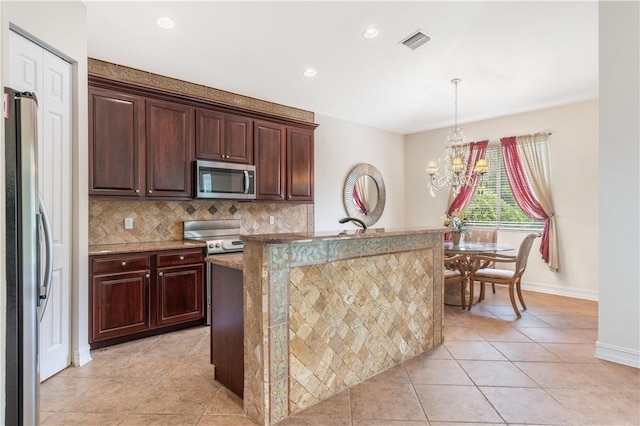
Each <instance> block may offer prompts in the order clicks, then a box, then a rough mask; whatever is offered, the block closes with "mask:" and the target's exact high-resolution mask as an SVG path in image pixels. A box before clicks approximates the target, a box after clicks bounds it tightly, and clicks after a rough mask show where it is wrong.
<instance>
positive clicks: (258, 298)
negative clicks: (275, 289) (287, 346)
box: [243, 242, 269, 424]
mask: <svg viewBox="0 0 640 426" xmlns="http://www.w3.org/2000/svg"><path fill="white" fill-rule="evenodd" d="M264 248H265V247H264V245H262V244H259V243H254V242H246V243H245V246H244V256H243V263H244V265H243V283H244V284H243V286H244V289H243V298H244V299H243V305H244V398H243V399H244V411H245V413H246V414H247V416H249V417H250V418H251V419H253V420H254V421H257V422H258V424H268V423H267V422H265V421H264V419H265V410H268V408H269V404H268V402H266V401H265V398H266V397H268V392H265V382H266V381H267V380H268V379H267V378H266V377H265V371H264V358H265V354H264V351H265V347H266V348H268V345H267V346H265V343H264V340H265V337H264V332H265V327H264V325H265V324H268V320H267V319H266V318H267V315H268V305H267V304H266V303H264V297H263V287H264V286H265V281H266V277H265V275H266V273H267V268H266V253H265V250H264Z"/></svg>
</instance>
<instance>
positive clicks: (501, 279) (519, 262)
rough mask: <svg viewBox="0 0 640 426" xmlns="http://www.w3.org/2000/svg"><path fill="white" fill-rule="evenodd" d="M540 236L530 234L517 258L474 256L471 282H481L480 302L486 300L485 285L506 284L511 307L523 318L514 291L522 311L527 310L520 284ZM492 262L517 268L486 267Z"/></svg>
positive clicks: (471, 295) (493, 255) (489, 254)
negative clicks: (534, 242)
mask: <svg viewBox="0 0 640 426" xmlns="http://www.w3.org/2000/svg"><path fill="white" fill-rule="evenodd" d="M539 236H540V234H529V235H527V236H526V237H524V239H523V240H522V242H521V243H520V248H519V249H518V254H517V255H516V256H507V255H504V254H498V253H483V254H478V255H474V256H472V257H471V259H472V261H473V264H474V266H473V268H472V270H471V282H473V281H479V282H480V296H479V297H478V302H480V301H482V300H483V299H484V284H485V283H492V284H504V285H508V286H509V298H510V299H511V306H513V310H514V311H515V313H516V316H517V317H518V318H520V317H521V315H520V311H519V310H518V307H517V306H516V300H515V296H514V292H513V291H514V289H515V290H516V291H517V292H518V299H520V304H521V305H522V310H526V309H527V305H526V304H525V303H524V298H523V297H522V290H521V288H520V283H521V281H522V275H523V274H524V271H525V269H526V268H527V260H528V259H529V253H530V252H531V246H532V245H533V240H535V239H536V238H537V237H539ZM490 262H498V263H514V264H515V268H514V269H513V270H511V269H499V268H487V267H486V266H487V265H488V264H489V263H490ZM469 287H470V292H471V294H470V300H473V286H469ZM469 309H471V303H470V304H469Z"/></svg>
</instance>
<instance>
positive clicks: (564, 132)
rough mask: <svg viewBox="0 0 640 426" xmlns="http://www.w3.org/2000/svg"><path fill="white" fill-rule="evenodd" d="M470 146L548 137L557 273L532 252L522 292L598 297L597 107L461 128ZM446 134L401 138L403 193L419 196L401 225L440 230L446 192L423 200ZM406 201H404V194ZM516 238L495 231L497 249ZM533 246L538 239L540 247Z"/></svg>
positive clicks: (562, 109)
mask: <svg viewBox="0 0 640 426" xmlns="http://www.w3.org/2000/svg"><path fill="white" fill-rule="evenodd" d="M462 128H463V131H464V133H465V135H466V137H467V140H468V141H478V140H484V139H488V140H489V141H490V142H489V143H490V144H495V143H498V141H499V140H500V138H501V137H505V136H517V135H522V134H529V133H535V132H542V131H549V132H552V133H553V134H552V135H551V136H550V138H549V143H548V147H549V156H550V162H551V168H552V184H553V199H554V204H555V212H556V220H557V224H558V240H559V246H560V271H559V272H551V271H549V269H548V267H547V266H546V264H545V263H544V262H543V261H542V260H541V259H540V254H539V252H538V250H537V247H538V244H535V245H534V249H532V250H531V255H530V257H529V264H528V266H527V273H526V274H525V276H524V280H523V287H525V288H529V289H535V290H540V291H545V292H549V293H555V294H562V295H568V296H573V297H581V298H588V299H596V298H597V290H598V232H597V230H598V102H597V101H588V102H580V103H576V104H572V105H567V106H562V107H556V108H550V109H546V110H541V111H534V112H530V113H524V114H517V115H512V116H507V117H501V118H496V119H492V120H485V121H479V122H475V123H466V124H463V125H462ZM448 131H449V129H438V130H433V131H428V132H423V133H416V134H413V135H408V136H407V139H406V140H407V142H406V160H407V163H406V182H407V194H419V196H418V197H415V198H414V199H413V200H412V207H414V208H409V207H407V210H406V224H407V226H417V225H439V224H440V220H439V218H440V216H441V215H442V214H443V213H444V212H445V210H446V203H447V192H446V191H443V190H441V191H440V192H439V193H438V194H437V196H436V197H435V198H432V197H431V196H429V195H428V193H427V184H426V182H427V181H426V173H425V168H426V163H427V161H428V160H429V159H433V160H437V159H438V158H439V157H443V156H444V146H445V143H444V141H445V138H446V135H447V132H448ZM407 197H408V195H407ZM524 235H526V233H525V232H522V231H500V232H499V237H498V238H499V243H501V244H505V245H508V246H511V247H514V248H517V247H518V245H519V244H520V241H521V240H522V238H523V237H524ZM538 241H539V240H538Z"/></svg>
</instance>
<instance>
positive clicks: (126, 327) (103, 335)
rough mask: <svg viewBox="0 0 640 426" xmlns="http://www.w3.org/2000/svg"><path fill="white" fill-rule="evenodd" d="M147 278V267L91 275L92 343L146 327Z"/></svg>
mask: <svg viewBox="0 0 640 426" xmlns="http://www.w3.org/2000/svg"><path fill="white" fill-rule="evenodd" d="M149 278H150V276H149V270H146V271H136V272H130V273H122V274H110V275H97V276H94V277H93V283H92V293H91V311H90V312H91V315H92V327H91V331H92V335H91V339H90V340H91V342H94V341H98V340H104V339H111V338H114V337H121V336H126V335H129V334H134V333H139V332H141V331H145V330H146V329H148V327H149V314H148V309H149ZM91 342H90V343H91Z"/></svg>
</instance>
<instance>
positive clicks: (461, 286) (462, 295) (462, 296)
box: [460, 280, 467, 311]
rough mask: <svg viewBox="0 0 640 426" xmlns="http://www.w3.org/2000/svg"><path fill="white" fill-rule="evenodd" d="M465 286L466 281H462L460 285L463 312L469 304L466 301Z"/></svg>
mask: <svg viewBox="0 0 640 426" xmlns="http://www.w3.org/2000/svg"><path fill="white" fill-rule="evenodd" d="M465 290H466V289H465V285H464V280H462V282H461V283H460V304H461V305H462V310H463V311H464V310H465V308H466V307H467V302H466V300H465V297H464V296H465V294H464V293H465Z"/></svg>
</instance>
